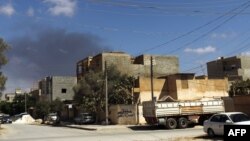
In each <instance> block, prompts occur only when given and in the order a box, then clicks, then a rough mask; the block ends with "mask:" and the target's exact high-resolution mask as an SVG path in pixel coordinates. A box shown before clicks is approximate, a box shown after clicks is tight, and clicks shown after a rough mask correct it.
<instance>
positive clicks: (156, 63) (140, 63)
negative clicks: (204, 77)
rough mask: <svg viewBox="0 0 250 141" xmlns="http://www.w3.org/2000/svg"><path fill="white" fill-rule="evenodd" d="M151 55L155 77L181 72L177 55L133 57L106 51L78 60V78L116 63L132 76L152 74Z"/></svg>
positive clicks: (122, 71)
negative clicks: (90, 71)
mask: <svg viewBox="0 0 250 141" xmlns="http://www.w3.org/2000/svg"><path fill="white" fill-rule="evenodd" d="M151 56H152V60H153V72H154V73H153V74H154V77H160V76H165V75H168V74H174V73H178V72H179V60H178V58H177V57H175V56H160V55H140V56H137V57H135V58H133V57H132V56H131V55H129V54H126V53H123V52H106V53H101V54H98V55H96V56H94V57H91V56H90V57H87V58H85V59H83V60H80V61H79V62H77V68H76V73H77V79H78V80H80V79H81V77H83V76H84V74H86V73H87V72H88V71H89V70H95V71H104V69H105V62H106V64H107V66H110V65H114V66H116V67H117V69H118V70H119V71H120V72H121V73H125V74H128V75H132V76H135V77H137V76H143V77H149V76H150V66H151Z"/></svg>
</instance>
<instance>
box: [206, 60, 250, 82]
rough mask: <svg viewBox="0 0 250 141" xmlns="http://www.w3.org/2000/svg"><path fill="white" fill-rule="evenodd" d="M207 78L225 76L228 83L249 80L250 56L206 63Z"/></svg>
mask: <svg viewBox="0 0 250 141" xmlns="http://www.w3.org/2000/svg"><path fill="white" fill-rule="evenodd" d="M207 71H208V76H211V77H215V76H227V77H228V80H229V81H235V80H247V79H249V78H250V56H233V57H228V58H220V59H218V60H215V61H211V62H208V63H207Z"/></svg>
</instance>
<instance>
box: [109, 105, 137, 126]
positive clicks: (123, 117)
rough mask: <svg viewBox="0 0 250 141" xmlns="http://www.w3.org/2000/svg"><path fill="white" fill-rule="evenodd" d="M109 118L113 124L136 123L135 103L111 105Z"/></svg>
mask: <svg viewBox="0 0 250 141" xmlns="http://www.w3.org/2000/svg"><path fill="white" fill-rule="evenodd" d="M109 111H110V114H109V118H110V120H111V122H112V123H113V124H124V125H129V124H130V125H133V124H137V107H136V105H111V106H110V107H109Z"/></svg>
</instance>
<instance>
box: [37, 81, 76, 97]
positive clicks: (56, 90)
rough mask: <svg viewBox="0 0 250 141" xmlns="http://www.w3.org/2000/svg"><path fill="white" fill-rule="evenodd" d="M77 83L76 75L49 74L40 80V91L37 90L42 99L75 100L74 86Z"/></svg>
mask: <svg viewBox="0 0 250 141" xmlns="http://www.w3.org/2000/svg"><path fill="white" fill-rule="evenodd" d="M76 84H77V79H76V77H72V76H48V77H46V78H44V79H42V80H41V81H40V82H39V89H40V91H38V92H36V93H37V94H38V95H39V96H40V98H39V100H42V101H53V100H55V99H57V98H59V99H60V100H62V101H65V100H73V97H74V91H73V87H74V86H75V85H76Z"/></svg>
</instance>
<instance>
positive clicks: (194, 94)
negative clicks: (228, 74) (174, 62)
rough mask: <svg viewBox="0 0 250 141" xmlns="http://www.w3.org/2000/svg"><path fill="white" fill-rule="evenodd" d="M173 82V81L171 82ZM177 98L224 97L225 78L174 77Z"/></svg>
mask: <svg viewBox="0 0 250 141" xmlns="http://www.w3.org/2000/svg"><path fill="white" fill-rule="evenodd" d="M172 83H174V82H172ZM176 87H177V95H176V97H177V99H178V100H195V99H201V98H203V97H225V96H228V92H227V89H228V80H227V79H208V78H204V79H195V77H193V79H192V78H188V79H187V80H182V79H181V78H179V77H177V78H176Z"/></svg>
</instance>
